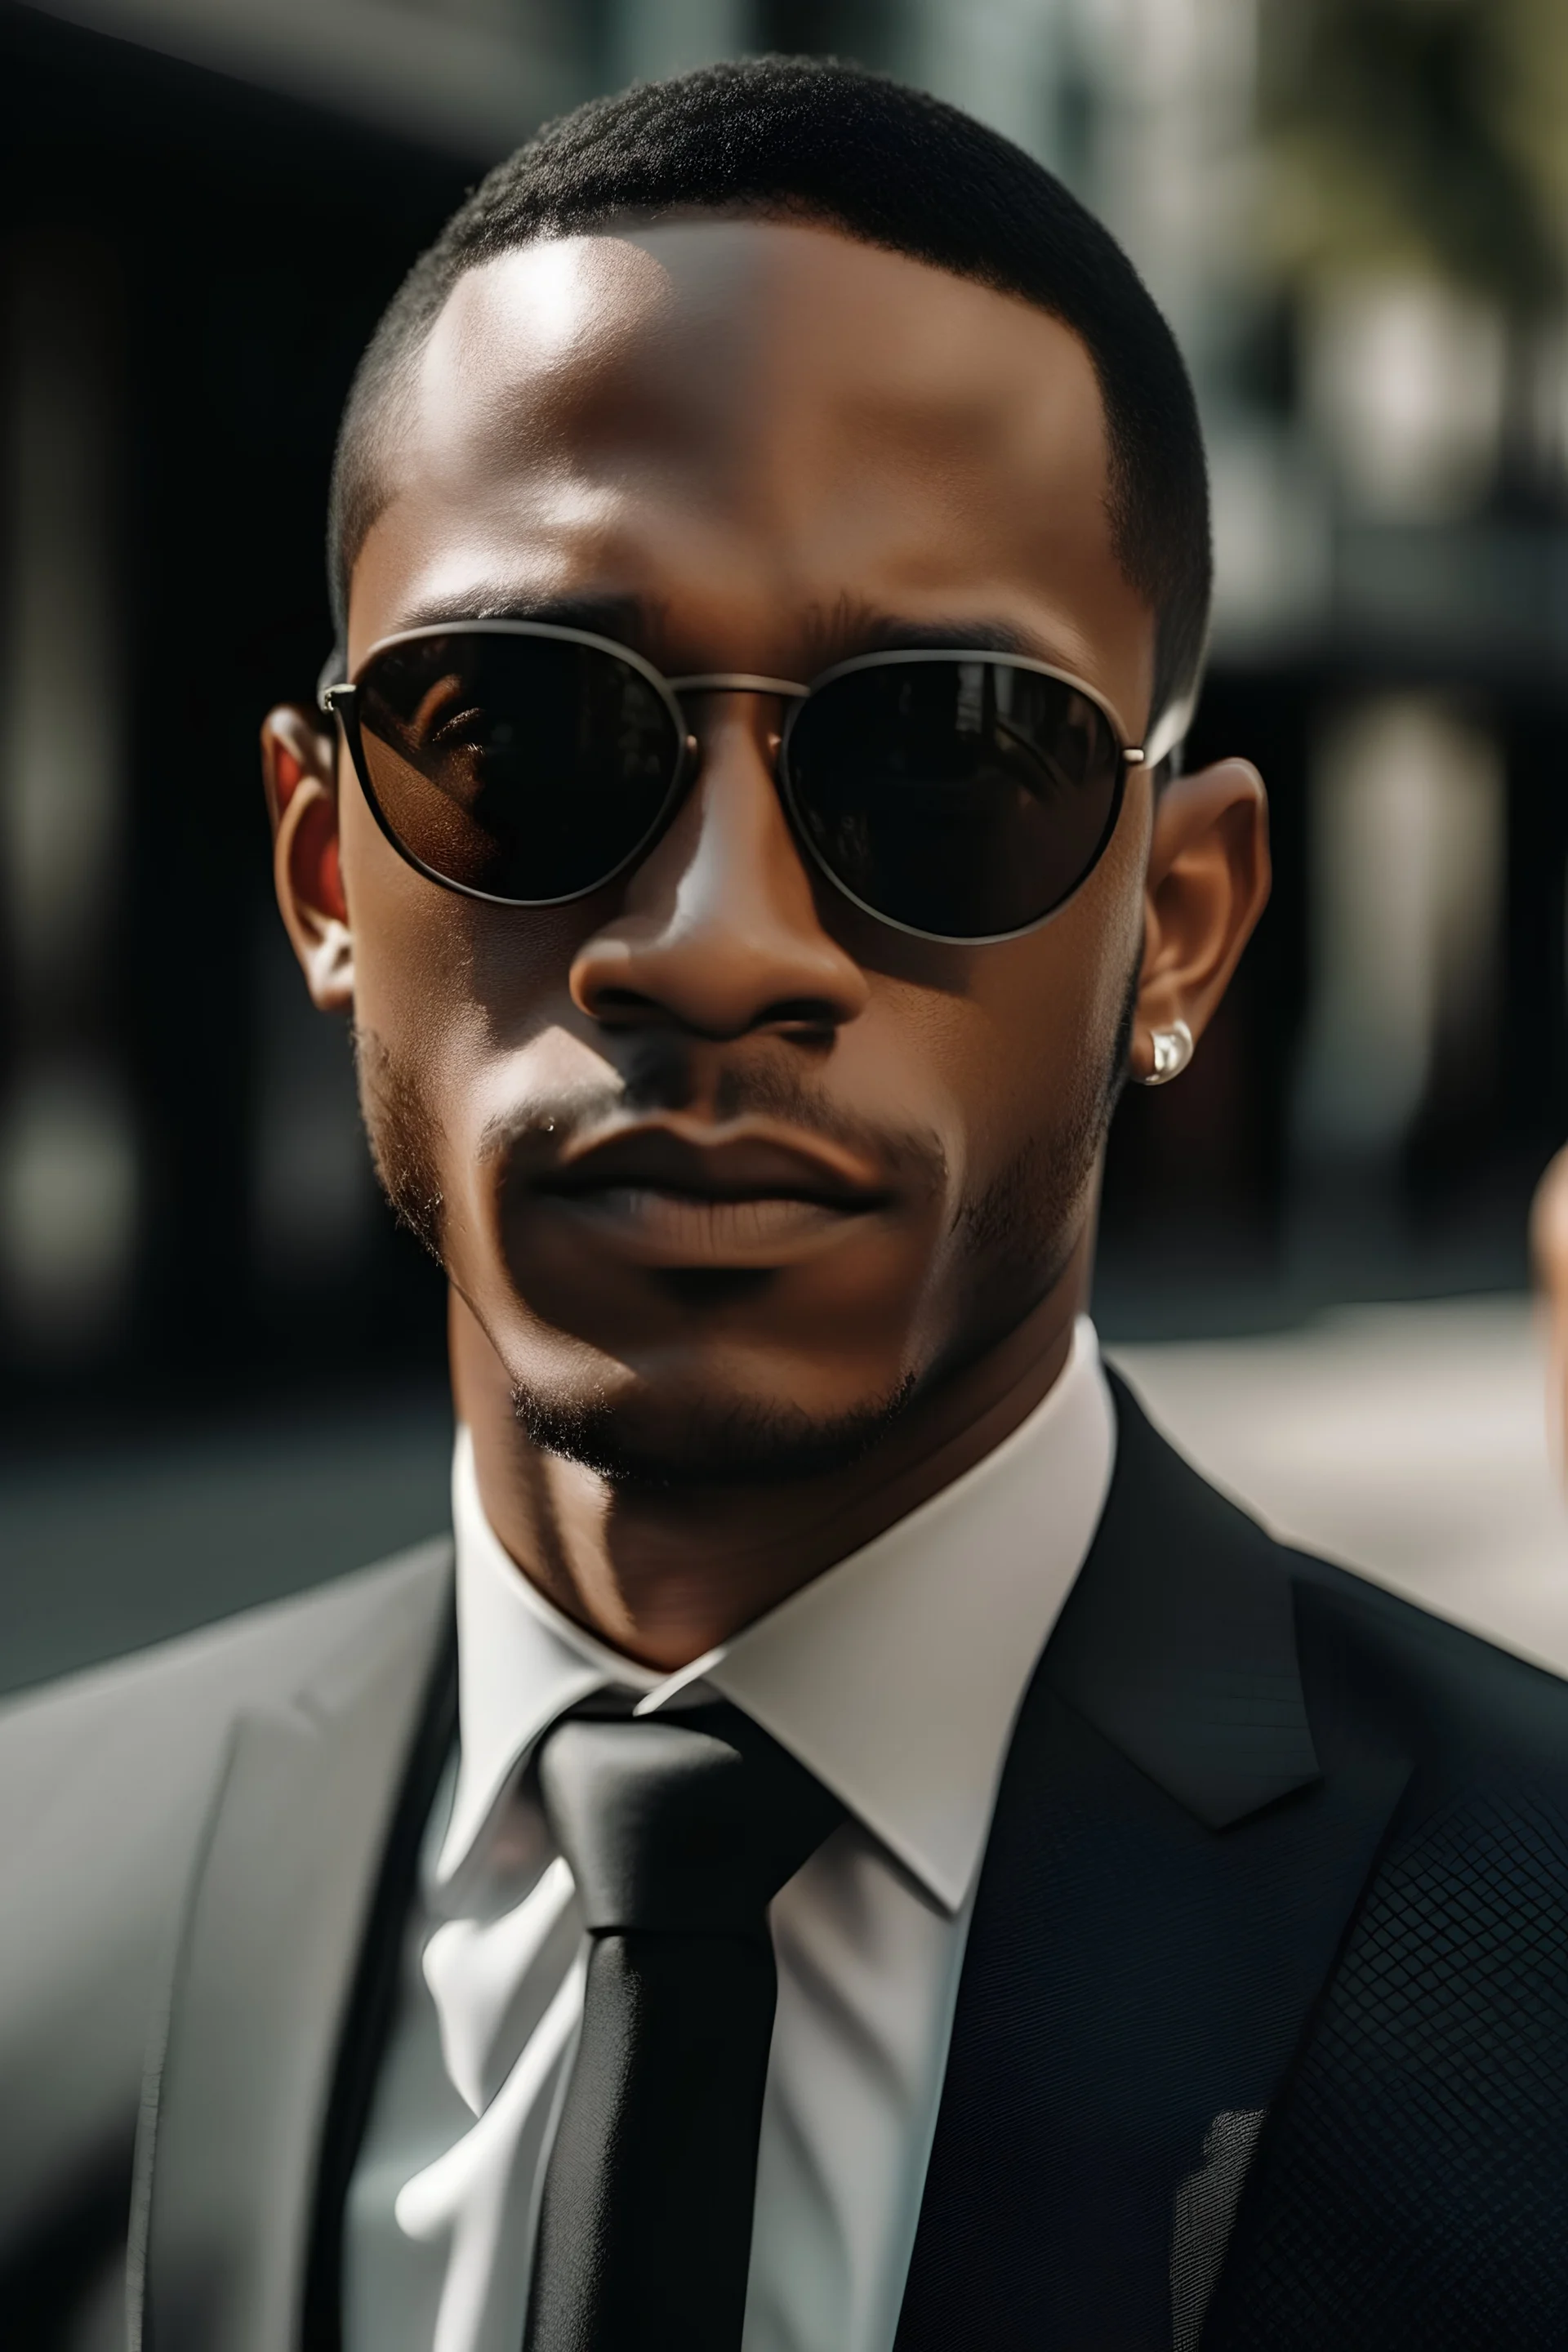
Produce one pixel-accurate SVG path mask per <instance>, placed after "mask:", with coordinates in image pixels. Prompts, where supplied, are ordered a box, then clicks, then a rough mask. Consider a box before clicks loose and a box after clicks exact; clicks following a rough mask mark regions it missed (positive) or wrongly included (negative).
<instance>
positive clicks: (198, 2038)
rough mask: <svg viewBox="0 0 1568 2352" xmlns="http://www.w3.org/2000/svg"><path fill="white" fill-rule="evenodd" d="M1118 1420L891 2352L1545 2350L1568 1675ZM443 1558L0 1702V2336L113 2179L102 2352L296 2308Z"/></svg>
mask: <svg viewBox="0 0 1568 2352" xmlns="http://www.w3.org/2000/svg"><path fill="white" fill-rule="evenodd" d="M1118 1419H1119V1444H1118V1454H1117V1463H1116V1469H1115V1474H1114V1476H1113V1480H1112V1485H1111V1489H1110V1498H1109V1500H1108V1503H1107V1507H1106V1510H1105V1515H1104V1517H1103V1520H1102V1523H1101V1526H1100V1531H1099V1533H1098V1535H1097V1537H1096V1539H1095V1543H1094V1546H1093V1548H1092V1550H1091V1552H1090V1555H1089V1559H1088V1561H1087V1562H1086V1564H1085V1567H1084V1569H1083V1571H1082V1573H1081V1575H1080V1577H1079V1582H1078V1584H1077V1585H1076V1587H1075V1588H1074V1591H1073V1594H1072V1596H1071V1599H1070V1600H1069V1601H1068V1606H1067V1608H1066V1610H1065V1611H1064V1612H1063V1614H1062V1617H1061V1619H1060V1621H1059V1623H1058V1627H1057V1630H1056V1632H1055V1633H1054V1634H1053V1636H1052V1638H1051V1640H1050V1642H1049V1643H1048V1644H1047V1649H1046V1651H1045V1653H1044V1654H1043V1656H1042V1658H1041V1661H1040V1664H1039V1667H1038V1669H1037V1673H1036V1675H1035V1677H1034V1680H1033V1683H1032V1685H1031V1686H1030V1689H1029V1692H1028V1694H1027V1696H1026V1700H1025V1702H1024V1705H1023V1707H1022V1710H1021V1712H1020V1716H1019V1720H1018V1724H1017V1727H1016V1733H1015V1737H1014V1739H1013V1742H1012V1747H1011V1749H1010V1753H1009V1757H1008V1761H1007V1765H1006V1768H1005V1774H1004V1778H1003V1782H1002V1787H1001V1790H1000V1794H999V1798H998V1802H997V1808H996V1814H995V1819H994V1824H993V1828H992V1833H991V1837H990V1841H989V1844H988V1847H987V1851H986V1856H985V1861H984V1867H983V1871H982V1877H981V1884H980V1888H979V1892H978V1895H977V1899H976V1907H975V1914H974V1919H973V1928H972V1932H971V1937H970V1941H969V1946H968V1950H967V1953H966V1957H965V1962H964V1968H963V1979H962V1984H961V1988H960V1994H959V2000H958V2008H957V2012H956V2016H955V2021H954V2026H953V2034H952V2048H951V2052H950V2055H949V2061H948V2067H947V2074H946V2079H945V2084H944V2088H943V2093H942V2103H941V2109H940V2113H939V2117H938V2122H937V2129H936V2136H935V2140H934V2144H933V2147H932V2151H931V2164H930V2169H929V2174H928V2178H927V2183H926V2189H925V2196H924V2202H923V2205H922V2209H921V2220H920V2226H919V2231H918V2234H917V2240H916V2244H915V2250H914V2256H913V2261H912V2263H911V2267H910V2279H909V2284H908V2288H907V2292H906V2295H905V2301H904V2307H903V2315H902V2319H901V2323H900V2331H899V2338H898V2352H954V2347H963V2346H973V2347H975V2352H982V2347H984V2352H1014V2347H1016V2352H1024V2347H1028V2352H1194V2347H1199V2346H1200V2345H1201V2347H1203V2352H1239V2347H1269V2352H1273V2347H1280V2352H1295V2347H1300V2352H1309V2347H1310V2352H1327V2347H1333V2352H1356V2348H1357V2347H1367V2352H1372V2348H1373V2347H1376V2352H1397V2347H1405V2346H1408V2347H1412V2352H1415V2347H1421V2352H1448V2347H1452V2352H1484V2347H1498V2352H1504V2347H1506V2352H1521V2347H1533V2346H1536V2345H1541V2346H1546V2345H1548V2344H1550V2345H1552V2346H1553V2347H1562V2346H1563V2344H1564V2343H1568V2226H1565V2224H1568V2099H1565V2097H1564V2091H1565V2090H1568V2080H1565V2077H1568V1687H1565V1686H1564V1685H1563V1684H1562V1683H1561V1682H1559V1681H1558V1680H1557V1679H1556V1678H1555V1677H1554V1676H1552V1675H1547V1674H1545V1673H1542V1671H1540V1670H1539V1669H1537V1668H1535V1667H1532V1666H1530V1665H1527V1664H1523V1663H1522V1662H1521V1661H1520V1660H1518V1659H1516V1658H1513V1657H1511V1656H1510V1655H1507V1654H1504V1653H1502V1652H1500V1651H1497V1650H1494V1649H1492V1648H1491V1647H1490V1646H1489V1644H1487V1643H1484V1642H1481V1641H1479V1640H1477V1639H1475V1638H1474V1637H1473V1636H1471V1635H1468V1634H1466V1633H1461V1632H1459V1631H1458V1630H1457V1629H1455V1628H1454V1627H1452V1626H1449V1625H1447V1624H1445V1623H1442V1622H1439V1621H1437V1620H1435V1619H1433V1618H1430V1617H1428V1616H1426V1614H1425V1613H1424V1612H1421V1611H1419V1610H1417V1609H1414V1608H1412V1607H1410V1606H1409V1605H1408V1604H1406V1603H1405V1602H1403V1601H1398V1600H1395V1599H1394V1598H1393V1597H1392V1596H1390V1595H1388V1594H1386V1593H1384V1592H1382V1591H1378V1590H1377V1589H1376V1588H1374V1587H1372V1586H1369V1585H1367V1584H1365V1583H1363V1582H1362V1581H1361V1580H1358V1579H1356V1578H1354V1577H1352V1576H1350V1575H1348V1574H1346V1573H1345V1572H1344V1571H1343V1570H1338V1569H1335V1568H1331V1567H1329V1566H1327V1565H1325V1564H1324V1563H1322V1562H1321V1561H1316V1560H1311V1559H1305V1558H1303V1557H1301V1556H1300V1555H1298V1554H1294V1553H1291V1552H1289V1551H1286V1550H1284V1549H1281V1548H1280V1547H1279V1546H1278V1545H1277V1544H1275V1543H1273V1542H1272V1541H1271V1540H1270V1539H1269V1538H1268V1537H1267V1536H1266V1535H1265V1534H1264V1533H1263V1532H1262V1530H1261V1529H1259V1528H1258V1527H1256V1526H1255V1525H1254V1524H1253V1523H1252V1522H1251V1521H1250V1520H1248V1519H1247V1517H1244V1516H1243V1515H1242V1514H1241V1513H1240V1512H1239V1511H1237V1509H1235V1508H1234V1507H1233V1506H1231V1505H1230V1504H1229V1503H1227V1502H1226V1501H1225V1500H1224V1499H1223V1498H1222V1497H1221V1496H1218V1495H1217V1494H1215V1492H1214V1491H1213V1490H1212V1489H1211V1488H1210V1487H1208V1486H1205V1484H1204V1482H1203V1481H1202V1480H1201V1479H1200V1478H1198V1477H1197V1476H1196V1475H1195V1474H1194V1472H1193V1471H1192V1470H1191V1469H1190V1468H1189V1467H1188V1466H1187V1465H1185V1464H1184V1462H1183V1461H1182V1460H1181V1459H1180V1457H1179V1456H1178V1455H1176V1454H1174V1453H1173V1451H1172V1450H1171V1448H1170V1447H1169V1446H1167V1445H1166V1444H1164V1442H1163V1440H1162V1439H1161V1438H1160V1437H1158V1436H1157V1435H1156V1434H1155V1433H1154V1432H1153V1431H1152V1429H1151V1428H1150V1426H1149V1424H1148V1423H1147V1422H1146V1421H1145V1420H1144V1418H1143V1416H1142V1413H1141V1412H1140V1411H1139V1409H1138V1407H1137V1405H1136V1404H1135V1403H1134V1402H1133V1401H1132V1400H1131V1397H1130V1396H1129V1395H1128V1393H1127V1392H1126V1391H1125V1390H1124V1389H1121V1388H1120V1386H1119V1389H1118ZM450 1585H451V1570H450V1557H449V1550H448V1549H447V1548H445V1547H431V1548H427V1549H426V1550H425V1551H423V1552H421V1553H418V1554H414V1555H410V1556H409V1557H407V1558H406V1559H404V1560H401V1561H398V1562H395V1563H393V1565H392V1566H391V1567H389V1568H387V1569H384V1570H377V1571H374V1572H372V1573H370V1574H369V1575H367V1576H365V1577H362V1578H358V1579H353V1580H345V1581H344V1583H343V1584H342V1585H339V1586H337V1587H334V1588H330V1589H329V1590H328V1591H326V1592H325V1593H322V1594H318V1595H315V1596H312V1597H311V1599H310V1600H309V1601H305V1602H295V1603H290V1604H289V1605H288V1606H286V1607H285V1608H283V1609H281V1610H274V1611H268V1612H258V1616H257V1617H256V1619H255V1620H254V1621H252V1622H241V1623H239V1624H237V1625H234V1626H230V1627H226V1628H221V1629H219V1630H218V1632H217V1633H212V1634H206V1635H203V1636H201V1637H198V1639H197V1640H196V1641H195V1643H181V1644H174V1645H171V1646H170V1650H169V1651H168V1652H167V1653H165V1654H162V1655H158V1654H154V1655H153V1657H152V1658H150V1659H144V1660H140V1661H132V1663H131V1664H129V1665H128V1666H123V1667H121V1668H118V1669H114V1670H111V1671H110V1672H109V1673H108V1674H100V1675H94V1676H81V1677H78V1678H76V1683H75V1684H74V1685H72V1686H71V1687H69V1688H66V1689H62V1690H60V1691H58V1692H56V1693H54V1694H46V1695H44V1696H42V1697H40V1698H37V1699H35V1700H32V1701H28V1702H25V1703H23V1705H22V1706H19V1707H16V1708H14V1709H13V1710H12V1711H11V1715H10V1717H9V1718H5V1719H0V1791H4V1790H14V1789H15V1787H16V1779H15V1773H16V1765H17V1763H18V1762H21V1763H23V1764H27V1765H30V1767H31V1772H32V1780H31V1786H30V1790H29V1792H28V1793H27V1795H26V1803H25V1804H24V1805H23V1806H22V1808H21V1810H22V1813H23V1818H24V1820H25V1822H30V1823H32V1824H33V1827H32V1829H31V1831H30V1832H29V1834H30V1835H31V1838H32V1868H31V1871H30V1874H29V1873H28V1872H27V1871H26V1870H25V1869H24V1870H23V1871H22V1872H20V1873H18V1871H17V1870H16V1867H15V1865H14V1864H8V1865H7V1867H8V1883H10V1884H11V1885H13V1886H19V1888H20V1891H21V1893H22V1895H23V1898H24V1899H23V1916H25V1917H26V1919H27V1920H28V1921H29V1922H30V1925H29V1927H26V1928H25V1929H23V1930H20V1931H18V1937H17V1948H18V1949H25V1950H26V1952H35V1951H42V1952H43V1953H44V1955H45V1958H44V1959H43V1960H42V1961H35V1963H34V1964H33V1965H32V1967H31V1969H30V1970H28V1971H26V1973H25V1974H24V1979H23V1984H22V1992H21V1995H20V1997H19V1998H18V1997H16V1996H14V1994H13V1991H12V1990H11V1983H10V1979H9V1977H7V1978H6V1979H5V1990H0V2059H3V2060H4V2061H5V2064H6V2065H7V2067H10V2066H11V2064H12V2063H13V2060H14V2059H15V2060H16V2061H17V2062H18V2063H19V2065H20V2073H21V2077H22V2079H23V2092H24V2095H23V2096H22V2097H21V2098H20V2099H19V2101H17V2103H16V2105H15V2107H14V2108H11V2109H10V2112H12V2113H15V2114H16V2116H17V2117H18V2118H19V2124H18V2129H19V2132H20V2134H21V2137H23V2138H24V2139H25V2140H26V2146H25V2147H23V2149H22V2152H21V2156H20V2158H16V2159H15V2160H14V2159H13V2155H12V2152H11V2151H8V2152H7V2163H8V2164H9V2166H10V2169H9V2170H7V2171H5V2172H0V2262H4V2263H5V2265H6V2267H5V2269H4V2271H0V2315H4V2316H5V2318H6V2320H7V2326H6V2327H5V2341H6V2342H7V2344H9V2343H12V2342H16V2343H18V2344H24V2345H27V2346H29V2347H33V2346H37V2347H45V2346H47V2345H55V2346H58V2347H61V2352H65V2347H68V2346H69V2347H73V2352H74V2347H81V2352H86V2347H87V2346H88V2345H89V2343H91V2342H92V2341H93V2340H94V2339H93V2338H92V2337H91V2336H90V2334H89V2332H88V2331H89V2330H90V2329H91V2328H92V2327H93V2326H95V2325H103V2324H105V2323H104V2322H103V2321H102V2318H101V2314H102V2312H103V2310H104V2309H106V2308H107V2304H106V2301H105V2298H106V2297H107V2296H108V2295H109V2294H110V2291H111V2288H112V2285H113V2282H114V2271H115V2267H116V2263H117V2254H116V2247H117V2244H119V2243H120V2242H122V2241H123V2237H124V2232H125V2216H126V2209H127V2206H129V2209H130V2230H129V2238H130V2260H129V2273H130V2296H131V2306H132V2344H133V2346H139V2347H142V2352H293V2347H308V2348H309V2352H331V2347H333V2346H334V2345H335V2343H336V2340H337V2315H338V2308H339V2294H338V2286H339V2278H338V2259H339V2252H338V2250H339V2244H340V2238H341V2218H342V2200H343V2196H344V2193H345V2189H346V2186H347V2182H348V2179H349V2177H350V2174H351V2171H352V2168H353V2158H354V2152H355V2149H356V2147H357V2143H358V2138H359V2135H360V2131H361V2128H362V2126H363V2118H364V2114H365V2109H366V2105H367V2102H368V2097H369V2094H370V2089H371V2086H372V2084H373V2083H374V2076H375V2068H376V2064H377V2060H378V2054H379V2048H380V2040H381V2036H382V2033H383V2032H384V2026H385V2022H386V2017H387V2011H388V2005H389V2000H390V1992H391V1980H392V1970H393V1969H394V1968H395V1961H396V1951H397V1944H398V1936H397V1927H398V1923H399V1920H400V1917H401V1916H402V1912H403V1908H404V1906H405V1902H406V1899H407V1893H408V1887H409V1883H410V1878H411V1874H412V1871H413V1868H414V1858H415V1850H416V1843H417V1841H418V1837H419V1835H420V1832H421V1831H422V1828H423V1825H424V1822H425V1820H426V1815H427V1812H428V1809H429V1806H430V1803H431V1801H432V1795H433V1790H434V1788H435V1785H436V1781H437V1777H438V1774H439V1771H440V1769H441V1766H442V1763H443V1761H444V1759H445V1757H446V1755H447V1752H448V1750H449V1746H450V1741H451V1738H452V1727H453V1721H454V1715H453V1704H454V1685H455V1675H454V1665H453V1654H452V1645H451V1632H450V1621H451V1609H450ZM193 1715H194V1716H195V1717H197V1718H199V1721H198V1723H197V1727H196V1729H195V1731H193V1730H192V1727H191V1717H193ZM106 1725H107V1727H108V1728H107V1730H106V1728H105V1727H106ZM219 1748H221V1761H215V1753H216V1750H217V1749H219ZM148 1759H151V1762H149V1761H148ZM51 1769H52V1772H53V1776H54V1780H55V1782H56V1783H57V1784H62V1783H63V1784H64V1787H63V1793H62V1790H61V1787H60V1786H59V1785H56V1786H55V1787H54V1788H52V1789H51V1788H49V1787H47V1786H45V1785H44V1783H45V1781H47V1780H48V1778H49V1774H50V1771H51ZM149 1779H150V1780H151V1781H152V1783H153V1790H154V1798H155V1800H156V1801H154V1802H149V1801H147V1799H146V1795H145V1787H146V1784H147V1782H148V1780H149ZM204 1780H208V1781H210V1783H211V1792H210V1795H209V1797H208V1798H207V1801H206V1802H205V1811H204V1810H202V1809H201V1808H200V1804H199V1800H198V1798H197V1796H196V1794H195V1792H196V1791H198V1790H200V1787H201V1785H202V1783H203V1781H204ZM187 1856H188V1857H189V1867H188V1873H187V1886H186V1892H185V1894H184V1899H183V1902H182V1903H181V1904H178V1905H176V1904H174V1903H173V1902H172V1901H171V1899H170V1890H171V1888H172V1886H173V1885H174V1881H175V1878H176V1876H177V1874H178V1872H177V1869H176V1864H178V1863H180V1862H181V1861H183V1860H184V1858H185V1857H187ZM62 1889H65V1890H68V1899H67V1900H66V1902H65V1909H66V1911H67V1913H68V1921H67V1927H66V1928H65V1929H61V1928H59V1927H58V1925H57V1924H56V1921H55V1915H56V1912H57V1910H58V1906H59V1904H60V1901H61V1891H62ZM164 1913H167V1914H169V1915H170V1916H171V1917H172V1918H173V1920H174V1925H173V1927H171V1929H170V1930H169V1933H168V1937H167V1942H166V1946H165V1948H164V1950H163V1956H162V1958H157V1947H158V1936H159V1932H160V1924H161V1923H160V1915H161V1914H164ZM68 1952H69V1953H71V1954H74V1956H75V1958H74V1974H72V1973H71V1970H70V1969H64V1976H65V1979H66V1981H65V1982H64V1983H63V1986H62V1984H61V1983H60V1982H57V1981H54V1980H53V1978H54V1977H56V1976H58V1974H59V1972H60V1970H61V1969H62V1968H63V1967H64V1960H65V1957H66V1955H67V1954H68ZM51 1954H52V1955H53V1956H54V1967H53V1969H51V1967H50V1965H49V1955H51ZM111 1979H112V1980H113V1983H114V1996H113V1998H112V1999H111V2000H110V2001H109V2006H108V2011H106V2012H105V2013H103V2014H100V2013H99V2011H98V2010H97V2008H96V2006H88V2005H84V2004H96V2002H97V2001H98V2000H99V1998H100V1993H101V1992H102V1991H103V1989H104V1988H106V1987H108V1986H109V1985H110V1980H111ZM154 1986H156V1987H158V1988H159V1990H157V1992H156V1994H155V1996H154V1995H153V1987H154ZM149 1999H151V2001H152V2008H153V2027H152V2030H151V2034H150V2037H149V2054H148V2057H147V2061H146V2065H145V2073H144V2077H143V2084H142V2092H141V2098H140V2120H139V2126H135V2133H134V2136H135V2146H136V2152H135V2158H134V2183H133V2186H132V2181H131V2179H130V2170H129V2167H130V2157H129V2150H130V2146H131V2141H132V2130H133V2113H132V2111H133V2107H134V2105H135V2100H134V2096H133V2090H132V2086H133V2080H134V2075H135V2071H136V2058H137V2050H136V2044H137V2042H138V2040H139V2039H140V2036H139V2033H138V2032H137V2023H138V2011H139V2009H140V2006H141V2004H142V2002H144V2001H146V2000H149ZM7 2104H8V2107H9V2104H10V2103H7ZM5 2129H6V2131H7V2132H8V2133H9V2132H10V2130H11V2125H10V2122H9V2117H8V2119H7V2123H6V2125H5ZM40 2150H41V2152H42V2160H41V2161H40V2160H39V2155H40ZM95 2294H96V2295H97V2296H98V2298H99V2300H98V2302H97V2304H94V2302H93V2299H92V2298H93V2296H94V2295H95ZM95 2312H96V2313H97V2314H98V2315H99V2316H98V2317H97V2318H95V2316H94V2314H95ZM73 2329H74V2331H75V2332H74V2333H73V2332H72V2331H73ZM51 2331H52V2332H51ZM103 2340H104V2341H105V2342H106V2343H107V2342H108V2341H110V2340H111V2339H110V2338H109V2337H108V2336H105V2337H104V2339H103ZM823 2352H834V2347H823Z"/></svg>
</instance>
